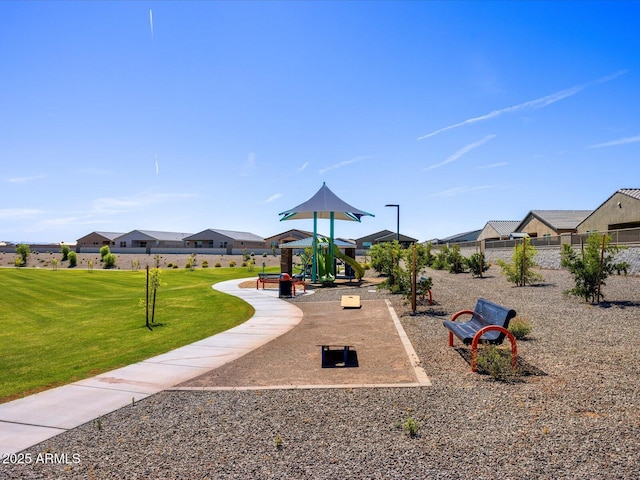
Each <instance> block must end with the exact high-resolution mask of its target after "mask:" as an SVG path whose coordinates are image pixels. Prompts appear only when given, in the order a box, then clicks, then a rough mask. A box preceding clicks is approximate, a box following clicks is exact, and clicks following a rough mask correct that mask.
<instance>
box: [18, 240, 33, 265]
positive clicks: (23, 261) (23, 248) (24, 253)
mask: <svg viewBox="0 0 640 480" xmlns="http://www.w3.org/2000/svg"><path fill="white" fill-rule="evenodd" d="M16 253H17V254H18V255H19V256H20V260H19V261H18V262H16V265H18V264H19V265H18V266H20V267H26V266H27V261H28V260H29V255H30V254H31V249H30V248H29V245H27V244H26V243H21V244H19V245H17V246H16Z"/></svg>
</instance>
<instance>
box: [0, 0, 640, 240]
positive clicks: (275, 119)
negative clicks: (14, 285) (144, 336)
mask: <svg viewBox="0 0 640 480" xmlns="http://www.w3.org/2000/svg"><path fill="white" fill-rule="evenodd" d="M638 20H640V3H638V2H630V1H629V2H595V1H589V2H551V1H548V2H486V3H485V2H383V1H376V2H366V1H359V2H355V1H351V2H338V1H335V2H320V1H314V2H179V3H178V2H164V1H163V2H144V1H139V2H77V1H73V2H68V3H67V2H17V1H16V2H11V1H4V2H0V52H1V53H2V55H1V56H0V86H1V88H0V164H1V165H2V168H1V169H0V240H5V241H6V240H9V241H34V242H35V241H51V242H56V241H75V240H76V239H77V238H79V237H81V236H83V235H85V234H86V233H89V232H91V231H94V230H98V231H115V232H128V231H130V230H133V229H146V230H167V231H178V232H186V233H196V232H199V231H201V230H204V229H206V228H221V229H228V230H242V231H250V232H253V233H255V234H258V235H261V236H264V237H266V236H270V235H273V234H276V233H278V232H281V231H284V230H288V229H290V228H301V229H311V228H312V224H311V222H310V221H308V220H300V221H293V220H292V221H287V222H280V221H279V219H280V217H279V215H278V213H280V212H282V211H284V210H287V209H289V208H292V207H294V206H296V205H298V204H300V203H302V202H304V201H306V200H307V199H308V198H309V197H311V196H312V195H313V194H314V193H315V192H316V191H317V190H318V189H319V188H320V187H321V186H322V183H323V182H326V184H327V186H328V187H329V188H331V189H332V190H333V191H334V192H335V193H336V194H337V195H338V196H340V197H341V198H342V199H343V200H345V201H346V202H348V203H350V204H351V205H353V206H355V207H357V208H359V209H361V210H365V211H367V212H371V213H373V214H375V218H370V217H365V218H364V219H363V221H362V223H355V222H338V223H337V224H336V236H340V237H350V238H357V237H361V236H364V235H367V234H369V233H373V232H376V231H379V230H383V229H389V230H392V231H395V228H396V210H395V209H394V208H386V207H385V206H384V205H385V204H387V203H393V204H400V229H401V231H402V233H404V234H407V235H410V236H413V237H416V238H418V239H419V240H421V241H422V240H428V239H432V238H436V237H439V238H442V237H446V236H449V235H453V234H455V233H459V232H464V231H469V230H474V229H480V228H482V227H483V226H484V225H485V223H486V222H487V221H489V220H521V219H523V218H524V216H525V215H526V214H527V213H528V212H529V211H530V210H535V209H595V208H597V207H598V206H599V205H600V204H601V203H602V202H603V201H604V200H606V199H607V198H608V197H609V196H610V195H611V194H613V193H614V192H615V191H616V190H617V189H619V188H637V187H640V175H639V173H640V155H639V153H640V88H639V86H640V65H639V63H640V55H639V54H638V52H640V34H638V33H637V24H638ZM319 230H320V231H322V232H326V233H328V222H326V224H325V221H321V222H320V224H319Z"/></svg>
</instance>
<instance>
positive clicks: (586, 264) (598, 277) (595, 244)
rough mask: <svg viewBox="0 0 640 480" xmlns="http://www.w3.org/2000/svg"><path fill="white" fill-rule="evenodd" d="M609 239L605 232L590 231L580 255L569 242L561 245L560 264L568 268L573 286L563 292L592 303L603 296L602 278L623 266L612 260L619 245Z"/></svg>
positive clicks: (603, 282)
mask: <svg viewBox="0 0 640 480" xmlns="http://www.w3.org/2000/svg"><path fill="white" fill-rule="evenodd" d="M610 242H611V237H609V236H608V235H603V236H601V235H599V234H597V233H593V234H591V235H589V238H587V244H586V245H585V246H584V247H583V248H582V251H581V254H580V255H578V254H577V253H576V252H575V250H574V249H573V247H572V246H571V245H569V244H567V243H565V244H563V245H562V253H561V265H562V266H563V267H564V268H566V269H567V270H569V272H570V273H571V275H572V276H573V279H574V281H575V287H573V288H572V289H570V290H567V291H566V292H565V293H566V294H569V295H575V296H576V297H582V298H584V300H585V301H586V302H589V301H590V302H591V303H599V302H600V300H602V299H603V298H604V294H603V293H602V290H601V287H602V286H604V285H605V279H606V278H607V277H608V276H609V275H611V274H612V273H613V272H614V271H617V270H624V268H625V266H624V265H622V266H620V265H619V264H616V263H614V261H613V260H614V256H615V254H616V253H617V252H618V251H619V250H620V247H618V246H616V245H610ZM624 263H626V262H624Z"/></svg>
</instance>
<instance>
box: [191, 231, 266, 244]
mask: <svg viewBox="0 0 640 480" xmlns="http://www.w3.org/2000/svg"><path fill="white" fill-rule="evenodd" d="M208 233H217V234H218V235H223V236H225V237H229V238H231V239H233V240H238V241H245V242H264V238H262V237H259V236H258V235H255V234H253V233H250V232H238V231H235V230H221V229H219V228H207V229H206V230H203V231H202V232H199V233H194V234H193V235H189V236H188V237H184V240H200V239H202V238H204V237H206V235H207V234H208Z"/></svg>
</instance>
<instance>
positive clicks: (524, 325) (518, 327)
mask: <svg viewBox="0 0 640 480" xmlns="http://www.w3.org/2000/svg"><path fill="white" fill-rule="evenodd" d="M532 328H533V327H532V325H531V322H530V321H529V320H527V319H526V318H520V317H516V318H514V319H513V320H511V321H510V322H509V328H508V330H509V331H510V332H511V333H513V336H514V337H516V340H525V339H526V338H527V335H529V334H530V333H531V329H532Z"/></svg>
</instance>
